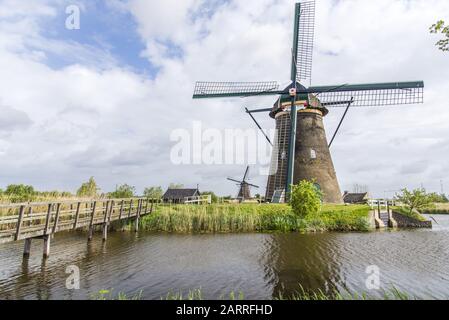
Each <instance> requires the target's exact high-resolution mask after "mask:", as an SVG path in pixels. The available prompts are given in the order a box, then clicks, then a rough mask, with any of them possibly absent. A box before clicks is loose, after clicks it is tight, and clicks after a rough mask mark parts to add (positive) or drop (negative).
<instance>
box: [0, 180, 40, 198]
mask: <svg viewBox="0 0 449 320" xmlns="http://www.w3.org/2000/svg"><path fill="white" fill-rule="evenodd" d="M4 194H5V195H6V196H8V197H9V198H10V200H11V202H24V201H33V200H34V199H35V197H36V195H37V192H36V191H35V190H34V188H33V186H28V185H24V184H11V185H9V186H7V187H6V190H5V191H4Z"/></svg>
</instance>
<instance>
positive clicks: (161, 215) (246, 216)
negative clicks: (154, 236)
mask: <svg viewBox="0 0 449 320" xmlns="http://www.w3.org/2000/svg"><path fill="white" fill-rule="evenodd" d="M369 212H370V207H369V206H365V205H323V206H322V208H321V209H320V210H319V211H318V212H317V213H312V214H309V215H306V216H304V217H301V216H298V215H297V214H295V213H294V211H293V209H292V208H291V207H290V206H289V205H284V204H214V205H208V206H197V205H171V206H170V205H167V206H165V205H164V206H158V208H157V209H156V210H155V212H153V214H151V215H148V216H145V217H143V218H142V220H141V227H142V229H143V230H145V231H157V232H169V233H231V232H232V233H248V232H304V233H305V232H323V231H346V232H347V231H369V230H370V223H369Z"/></svg>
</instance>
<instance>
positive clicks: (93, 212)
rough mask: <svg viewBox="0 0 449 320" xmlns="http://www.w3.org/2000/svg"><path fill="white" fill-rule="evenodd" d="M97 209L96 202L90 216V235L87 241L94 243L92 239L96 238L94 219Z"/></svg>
mask: <svg viewBox="0 0 449 320" xmlns="http://www.w3.org/2000/svg"><path fill="white" fill-rule="evenodd" d="M96 208H97V202H96V201H94V204H93V206H92V214H91V216H90V223H89V233H88V236H87V241H92V238H93V236H94V227H95V225H94V218H95V209H96Z"/></svg>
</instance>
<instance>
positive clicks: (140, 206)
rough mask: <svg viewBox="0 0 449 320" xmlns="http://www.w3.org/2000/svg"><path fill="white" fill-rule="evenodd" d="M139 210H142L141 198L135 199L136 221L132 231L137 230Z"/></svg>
mask: <svg viewBox="0 0 449 320" xmlns="http://www.w3.org/2000/svg"><path fill="white" fill-rule="evenodd" d="M140 210H142V199H139V200H138V201H137V209H136V221H135V228H134V231H135V232H138V231H139V219H140Z"/></svg>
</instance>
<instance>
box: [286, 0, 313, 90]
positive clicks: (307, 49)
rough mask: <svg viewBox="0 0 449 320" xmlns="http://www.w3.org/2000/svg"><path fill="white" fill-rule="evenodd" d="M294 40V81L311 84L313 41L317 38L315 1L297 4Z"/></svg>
mask: <svg viewBox="0 0 449 320" xmlns="http://www.w3.org/2000/svg"><path fill="white" fill-rule="evenodd" d="M295 15H296V16H295V35H294V36H295V38H294V39H293V41H294V42H293V62H292V79H291V80H292V81H295V80H296V81H297V82H300V83H304V82H309V83H310V82H311V79H312V58H313V41H314V36H315V1H308V2H302V3H299V4H297V10H296V11H295Z"/></svg>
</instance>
